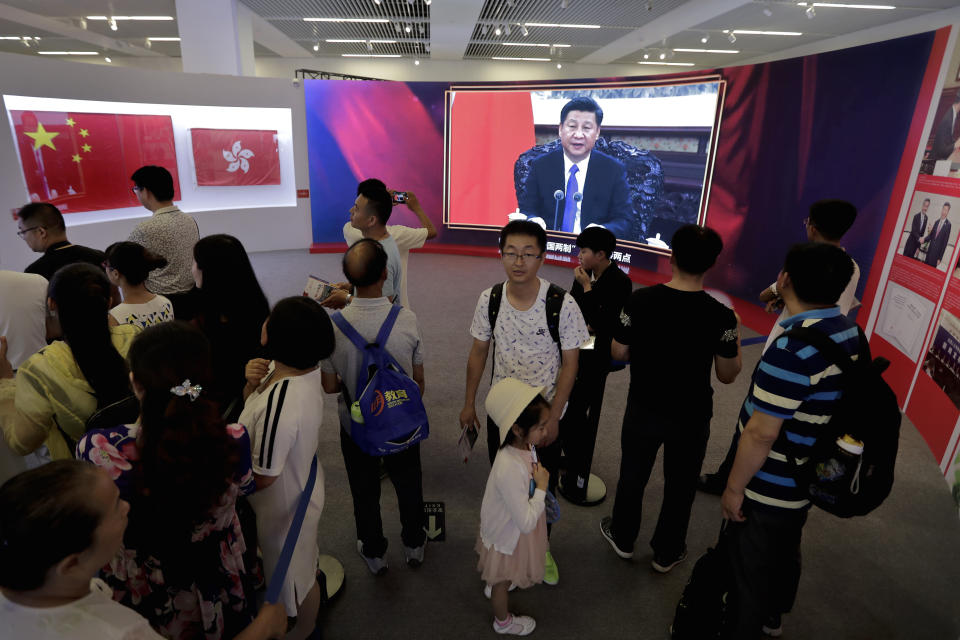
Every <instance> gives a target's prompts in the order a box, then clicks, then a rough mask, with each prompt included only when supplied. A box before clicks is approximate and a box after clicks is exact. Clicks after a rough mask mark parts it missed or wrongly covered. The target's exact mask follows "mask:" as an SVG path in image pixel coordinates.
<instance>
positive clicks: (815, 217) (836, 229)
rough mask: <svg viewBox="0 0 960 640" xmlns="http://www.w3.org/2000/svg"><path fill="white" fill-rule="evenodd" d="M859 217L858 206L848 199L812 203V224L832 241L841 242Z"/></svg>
mask: <svg viewBox="0 0 960 640" xmlns="http://www.w3.org/2000/svg"><path fill="white" fill-rule="evenodd" d="M856 219H857V208H856V207H855V206H853V205H852V204H850V203H849V202H847V201H846V200H818V201H817V202H814V203H813V204H812V205H810V224H812V225H813V226H815V227H816V228H817V231H819V232H820V235H821V236H823V237H824V238H826V239H827V240H830V241H831V242H839V241H840V239H841V238H842V237H843V234H845V233H846V232H847V231H849V230H850V227H852V226H853V221H854V220H856Z"/></svg>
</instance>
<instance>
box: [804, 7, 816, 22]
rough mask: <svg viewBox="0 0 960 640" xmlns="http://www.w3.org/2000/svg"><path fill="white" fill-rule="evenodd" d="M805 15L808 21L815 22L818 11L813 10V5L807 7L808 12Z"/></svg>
mask: <svg viewBox="0 0 960 640" xmlns="http://www.w3.org/2000/svg"><path fill="white" fill-rule="evenodd" d="M804 13H805V14H807V19H808V20H813V19H814V18H816V17H817V10H816V9H814V8H813V5H812V4H811V5H810V6H809V7H807V10H806V11H804Z"/></svg>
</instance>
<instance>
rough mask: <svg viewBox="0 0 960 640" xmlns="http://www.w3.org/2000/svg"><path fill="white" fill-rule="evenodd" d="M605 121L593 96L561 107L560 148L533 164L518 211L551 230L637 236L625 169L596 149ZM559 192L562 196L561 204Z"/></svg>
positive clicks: (519, 194) (621, 236) (626, 237)
mask: <svg viewBox="0 0 960 640" xmlns="http://www.w3.org/2000/svg"><path fill="white" fill-rule="evenodd" d="M602 121H603V109H601V108H600V105H599V104H597V102H596V100H594V99H593V98H588V97H577V98H574V99H572V100H570V101H569V102H568V103H567V104H565V105H564V106H563V109H561V111H560V145H561V147H562V149H558V150H556V151H552V152H550V153H547V154H545V155H543V156H541V157H539V158H537V159H536V160H534V161H533V162H532V163H530V175H529V176H528V177H527V182H526V190H525V191H524V192H523V193H518V194H517V201H518V204H519V206H520V211H521V212H523V213H525V214H527V216H528V218H529V219H532V220H533V219H535V218H540V219H542V220H543V221H544V223H545V224H546V226H547V228H548V229H555V230H557V231H566V232H569V233H575V234H579V233H580V232H581V231H583V230H584V229H586V228H587V227H589V226H592V225H599V226H602V227H605V228H606V229H609V230H610V231H612V232H613V234H614V235H615V236H617V237H618V238H623V239H625V240H629V239H633V238H632V235H633V228H632V227H633V225H632V220H633V205H632V204H631V202H630V190H629V187H628V186H627V173H626V169H625V168H624V166H623V165H622V164H621V163H620V162H619V161H618V160H616V159H615V158H612V157H610V156H608V155H606V154H603V153H600V152H599V151H594V150H593V146H594V144H596V142H597V137H598V136H599V135H600V124H601V122H602ZM558 191H559V192H560V193H561V194H563V198H561V199H560V200H559V205H558V200H557V198H556V197H555V193H556V192H558ZM577 194H579V196H578V195H577ZM555 217H556V219H555Z"/></svg>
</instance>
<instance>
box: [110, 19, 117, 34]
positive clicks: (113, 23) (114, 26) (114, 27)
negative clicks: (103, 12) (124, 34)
mask: <svg viewBox="0 0 960 640" xmlns="http://www.w3.org/2000/svg"><path fill="white" fill-rule="evenodd" d="M116 30H117V21H116V20H114V19H113V18H110V31H116Z"/></svg>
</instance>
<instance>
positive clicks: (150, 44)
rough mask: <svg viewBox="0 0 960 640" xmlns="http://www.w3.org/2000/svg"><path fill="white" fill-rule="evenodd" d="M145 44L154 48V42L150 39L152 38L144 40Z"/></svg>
mask: <svg viewBox="0 0 960 640" xmlns="http://www.w3.org/2000/svg"><path fill="white" fill-rule="evenodd" d="M143 46H145V47H146V48H147V49H152V48H153V42H151V41H150V38H147V39H146V40H145V41H144V43H143Z"/></svg>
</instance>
